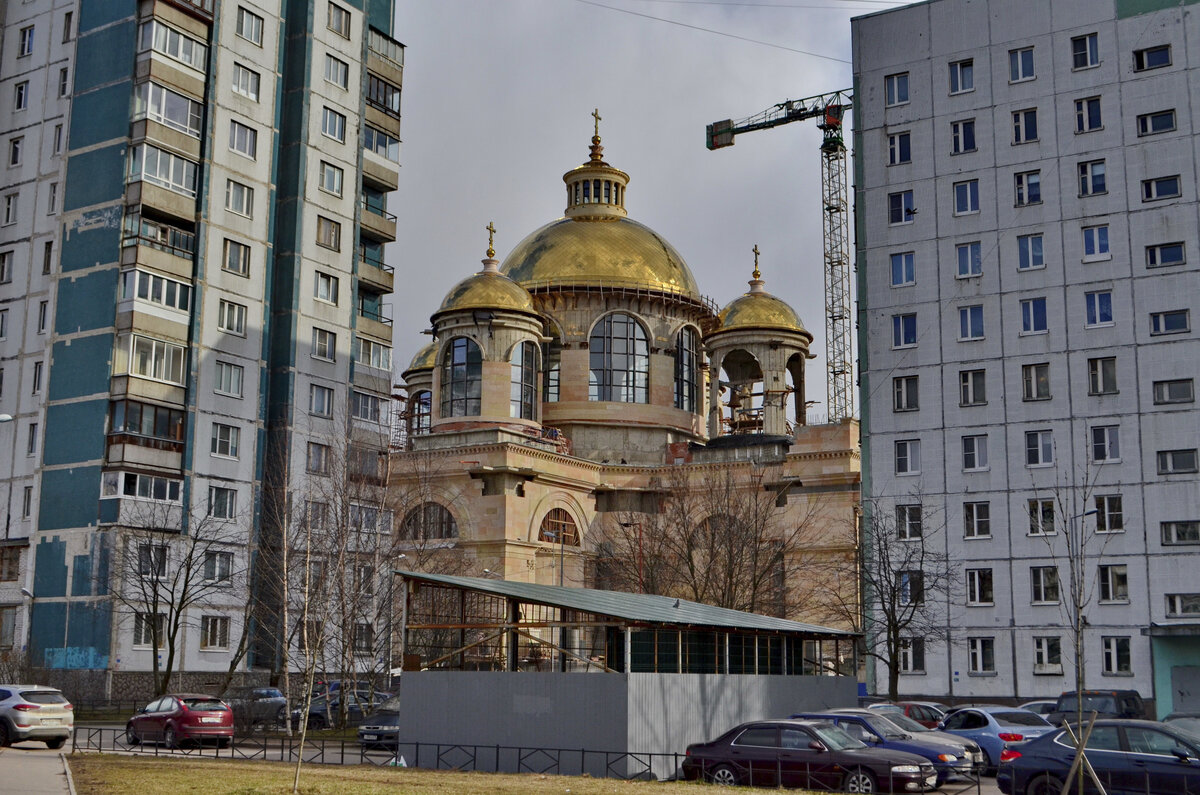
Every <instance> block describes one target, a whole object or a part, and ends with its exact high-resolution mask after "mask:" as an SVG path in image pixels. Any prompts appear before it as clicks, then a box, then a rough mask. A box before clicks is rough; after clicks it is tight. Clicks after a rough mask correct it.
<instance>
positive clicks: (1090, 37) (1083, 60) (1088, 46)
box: [1071, 33, 1100, 69]
mask: <svg viewBox="0 0 1200 795" xmlns="http://www.w3.org/2000/svg"><path fill="white" fill-rule="evenodd" d="M1099 65H1100V41H1099V36H1098V35H1097V34H1095V33H1088V34H1086V35H1084V36H1075V37H1074V38H1072V39H1071V68H1073V69H1090V68H1091V67H1093V66H1099Z"/></svg>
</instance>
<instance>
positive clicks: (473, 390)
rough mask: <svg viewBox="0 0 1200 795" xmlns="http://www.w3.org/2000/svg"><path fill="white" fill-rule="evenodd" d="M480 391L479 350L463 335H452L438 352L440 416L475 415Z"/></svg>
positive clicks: (480, 367)
mask: <svg viewBox="0 0 1200 795" xmlns="http://www.w3.org/2000/svg"><path fill="white" fill-rule="evenodd" d="M482 392H483V354H482V352H481V351H480V350H479V346H478V345H476V344H475V343H474V342H473V341H471V340H469V339H467V338H466V337H455V338H454V339H452V340H451V341H450V343H449V344H448V345H447V346H446V349H445V352H444V353H443V354H442V377H441V393H442V406H441V415H440V416H442V417H475V416H478V415H479V412H480V400H481V397H482Z"/></svg>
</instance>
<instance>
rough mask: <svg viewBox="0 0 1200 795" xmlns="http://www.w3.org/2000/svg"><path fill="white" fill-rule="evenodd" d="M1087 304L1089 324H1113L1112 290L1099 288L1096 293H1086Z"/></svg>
mask: <svg viewBox="0 0 1200 795" xmlns="http://www.w3.org/2000/svg"><path fill="white" fill-rule="evenodd" d="M1083 297H1084V301H1085V303H1086V304H1087V325H1088V326H1089V327H1093V326H1111V325H1112V324H1113V313H1112V291H1111V290H1097V291H1096V292H1094V293H1084V294H1083Z"/></svg>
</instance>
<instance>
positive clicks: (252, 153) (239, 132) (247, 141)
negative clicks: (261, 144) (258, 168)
mask: <svg viewBox="0 0 1200 795" xmlns="http://www.w3.org/2000/svg"><path fill="white" fill-rule="evenodd" d="M229 148H230V150H231V151H234V152H237V153H238V154H239V155H242V156H243V157H248V158H250V159H251V160H254V159H255V158H257V157H258V130H255V129H254V128H253V127H247V126H246V125H245V124H242V123H241V122H238V121H230V122H229Z"/></svg>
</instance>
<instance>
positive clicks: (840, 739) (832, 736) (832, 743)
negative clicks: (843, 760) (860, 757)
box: [812, 723, 867, 751]
mask: <svg viewBox="0 0 1200 795" xmlns="http://www.w3.org/2000/svg"><path fill="white" fill-rule="evenodd" d="M812 730H813V732H814V733H815V734H816V735H817V737H819V738H821V742H823V743H825V747H827V748H828V749H829V750H831V751H847V750H850V749H852V748H866V747H867V744H866V743H864V742H860V741H858V740H856V739H854V738H853V737H851V736H850V735H849V734H846V732H844V731H842V730H841V729H839V728H838V727H837V726H834V725H833V724H832V723H822V724H819V725H817V726H813V727H812Z"/></svg>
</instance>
